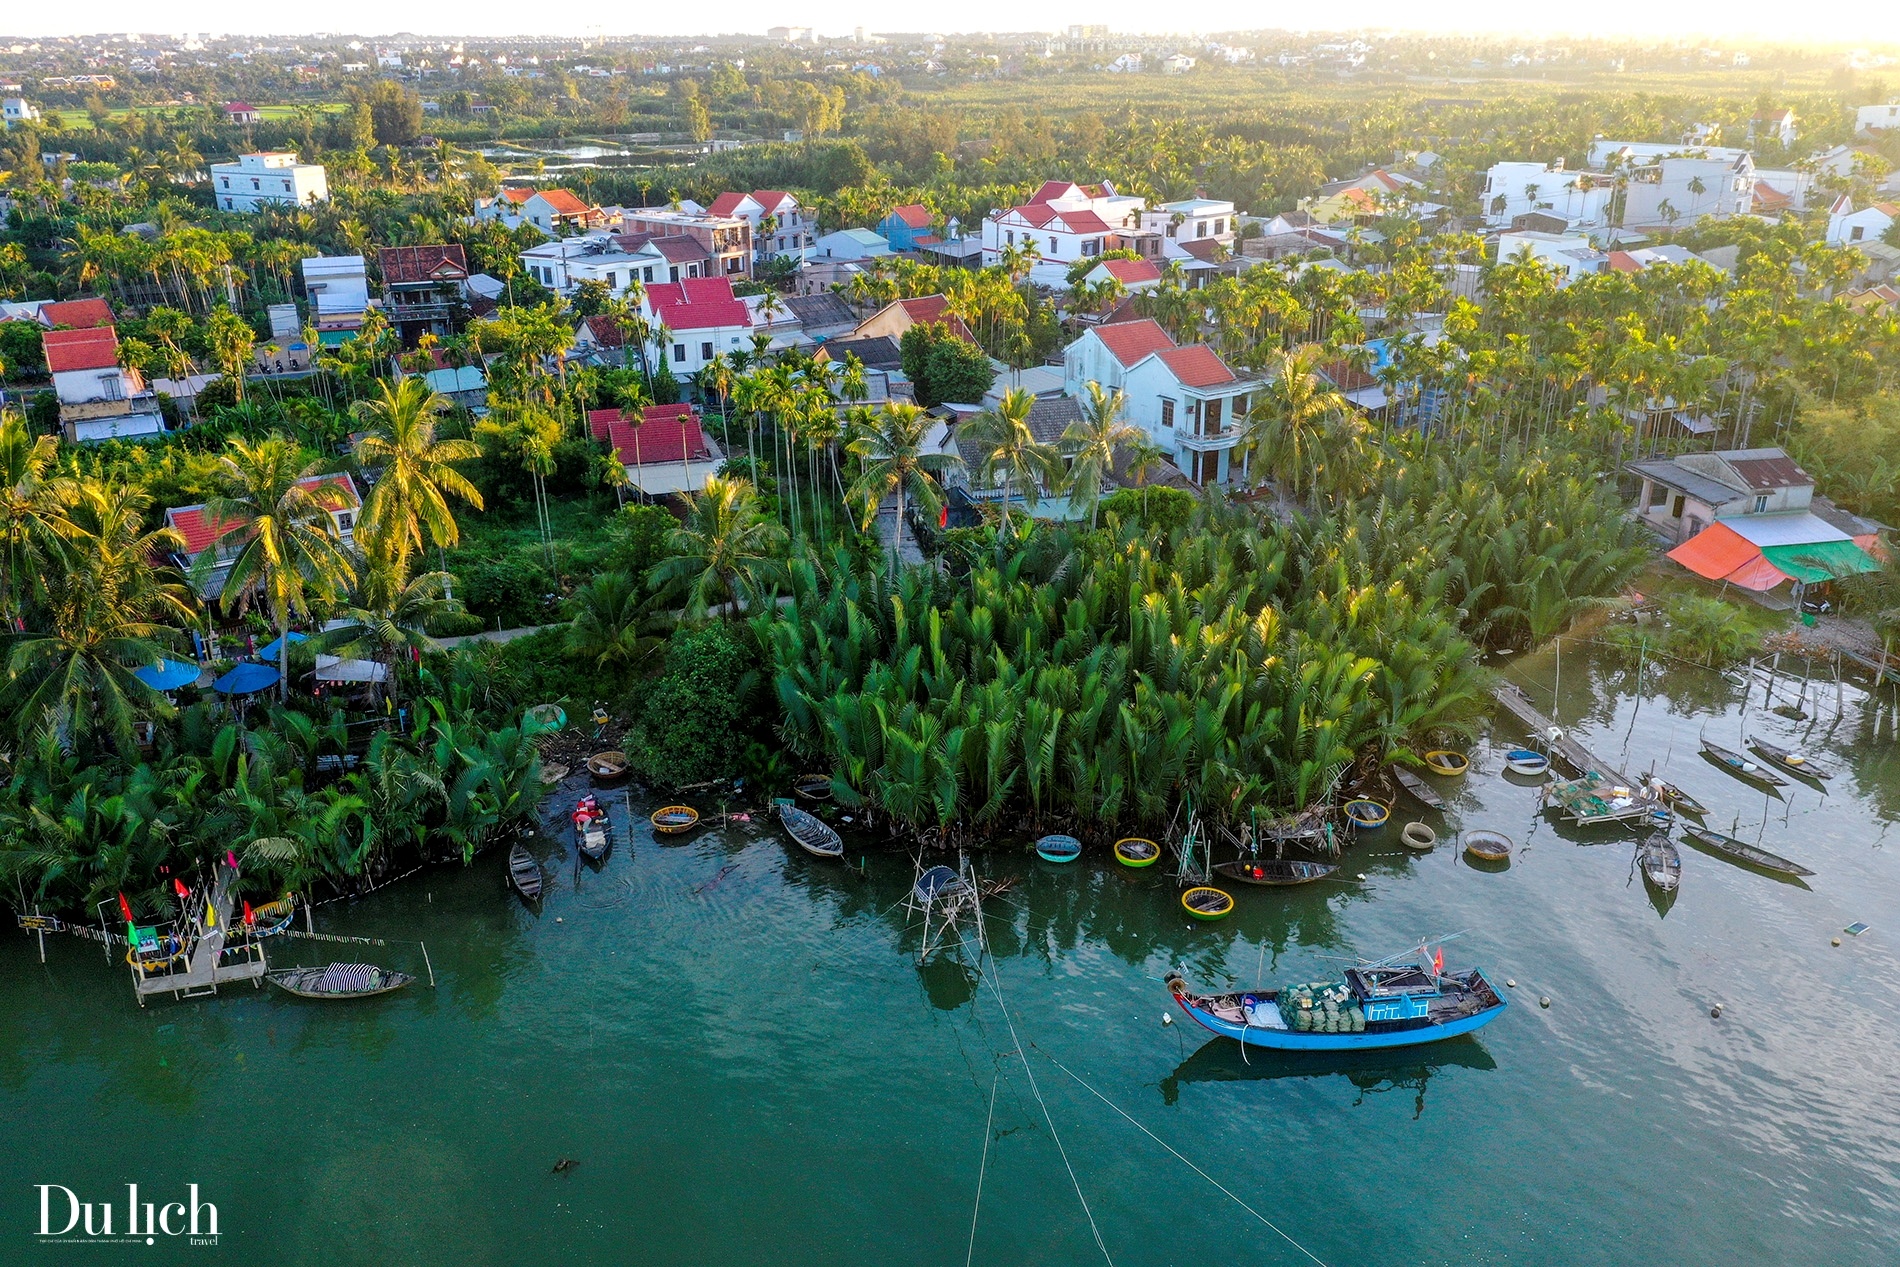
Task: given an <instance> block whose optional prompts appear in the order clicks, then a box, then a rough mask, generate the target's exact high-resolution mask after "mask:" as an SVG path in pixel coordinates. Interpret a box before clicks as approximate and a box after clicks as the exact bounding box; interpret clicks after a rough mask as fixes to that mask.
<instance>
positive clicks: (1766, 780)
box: [1702, 739, 1788, 788]
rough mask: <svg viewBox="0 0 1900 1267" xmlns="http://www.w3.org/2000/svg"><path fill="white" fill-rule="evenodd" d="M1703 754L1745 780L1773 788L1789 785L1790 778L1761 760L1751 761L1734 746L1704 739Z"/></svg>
mask: <svg viewBox="0 0 1900 1267" xmlns="http://www.w3.org/2000/svg"><path fill="white" fill-rule="evenodd" d="M1702 755H1703V756H1705V757H1707V758H1708V759H1709V760H1711V761H1713V762H1715V764H1717V765H1719V766H1721V767H1722V768H1723V769H1724V770H1727V771H1728V772H1729V773H1730V774H1732V775H1734V776H1735V777H1736V778H1738V779H1742V780H1744V781H1745V782H1748V783H1754V784H1757V785H1759V786H1761V787H1771V788H1778V787H1787V786H1788V780H1786V779H1784V778H1782V777H1781V776H1780V775H1778V774H1776V773H1775V772H1774V771H1773V770H1770V769H1769V768H1768V767H1767V766H1765V765H1762V764H1761V763H1760V762H1758V761H1750V760H1749V759H1748V758H1747V757H1745V756H1743V755H1742V754H1741V753H1739V752H1736V751H1735V750H1734V749H1732V748H1724V747H1722V746H1721V745H1719V744H1712V743H1710V742H1709V741H1708V740H1706V739H1704V740H1703V741H1702Z"/></svg>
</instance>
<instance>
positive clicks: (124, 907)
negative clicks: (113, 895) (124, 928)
mask: <svg viewBox="0 0 1900 1267" xmlns="http://www.w3.org/2000/svg"><path fill="white" fill-rule="evenodd" d="M119 914H121V915H123V916H125V922H126V923H128V924H131V923H135V922H136V921H135V920H133V918H132V904H131V903H130V902H128V901H126V900H125V894H124V893H120V894H119Z"/></svg>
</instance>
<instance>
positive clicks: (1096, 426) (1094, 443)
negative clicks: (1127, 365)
mask: <svg viewBox="0 0 1900 1267" xmlns="http://www.w3.org/2000/svg"><path fill="white" fill-rule="evenodd" d="M1127 403H1128V402H1127V399H1126V398H1125V397H1124V396H1123V395H1122V393H1121V392H1120V390H1117V391H1116V392H1115V394H1114V395H1112V396H1111V395H1109V394H1108V393H1107V392H1105V391H1103V390H1102V385H1101V384H1100V383H1097V382H1094V381H1092V380H1091V381H1090V383H1089V384H1088V394H1087V395H1086V396H1085V397H1084V398H1083V401H1082V416H1081V418H1079V419H1077V420H1076V421H1074V422H1072V423H1070V424H1069V426H1068V428H1067V430H1065V431H1064V432H1063V433H1062V441H1063V444H1064V446H1065V447H1067V449H1068V450H1069V454H1070V457H1071V459H1072V462H1071V465H1070V467H1069V503H1070V505H1075V504H1077V503H1078V502H1080V503H1082V504H1086V505H1087V506H1088V508H1089V527H1091V528H1093V527H1095V525H1096V519H1097V511H1098V510H1099V509H1100V507H1101V502H1102V483H1103V481H1104V480H1105V479H1107V478H1108V475H1109V473H1110V472H1112V471H1113V470H1114V469H1115V450H1117V449H1127V448H1129V447H1130V446H1132V445H1135V444H1139V443H1145V442H1146V441H1147V439H1148V433H1147V432H1145V431H1143V430H1142V429H1141V428H1140V427H1137V426H1133V425H1132V424H1130V423H1128V422H1126V421H1124V420H1123V418H1122V410H1123V408H1125V407H1126V405H1127Z"/></svg>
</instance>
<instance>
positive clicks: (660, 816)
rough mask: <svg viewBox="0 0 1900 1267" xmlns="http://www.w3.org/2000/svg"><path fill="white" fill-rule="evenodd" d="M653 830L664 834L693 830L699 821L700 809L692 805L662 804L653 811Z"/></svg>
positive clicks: (676, 833)
mask: <svg viewBox="0 0 1900 1267" xmlns="http://www.w3.org/2000/svg"><path fill="white" fill-rule="evenodd" d="M650 821H651V822H652V823H653V830H654V831H655V832H657V833H658V834H660V835H662V836H677V835H678V834H679V833H681V832H683V831H691V830H692V829H693V828H694V827H695V826H697V825H698V823H699V811H698V810H696V809H694V808H693V807H692V806H690V805H662V806H661V807H660V808H659V809H656V810H654V811H653V817H652V819H651V820H650Z"/></svg>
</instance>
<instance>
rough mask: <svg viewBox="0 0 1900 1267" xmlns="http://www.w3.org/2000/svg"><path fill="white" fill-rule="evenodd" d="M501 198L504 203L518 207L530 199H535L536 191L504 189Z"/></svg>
mask: <svg viewBox="0 0 1900 1267" xmlns="http://www.w3.org/2000/svg"><path fill="white" fill-rule="evenodd" d="M501 197H502V201H504V202H512V203H514V204H515V205H516V206H520V205H521V204H522V203H524V202H526V201H528V199H530V198H532V197H534V190H532V189H520V188H509V189H504V190H502V191H501Z"/></svg>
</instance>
